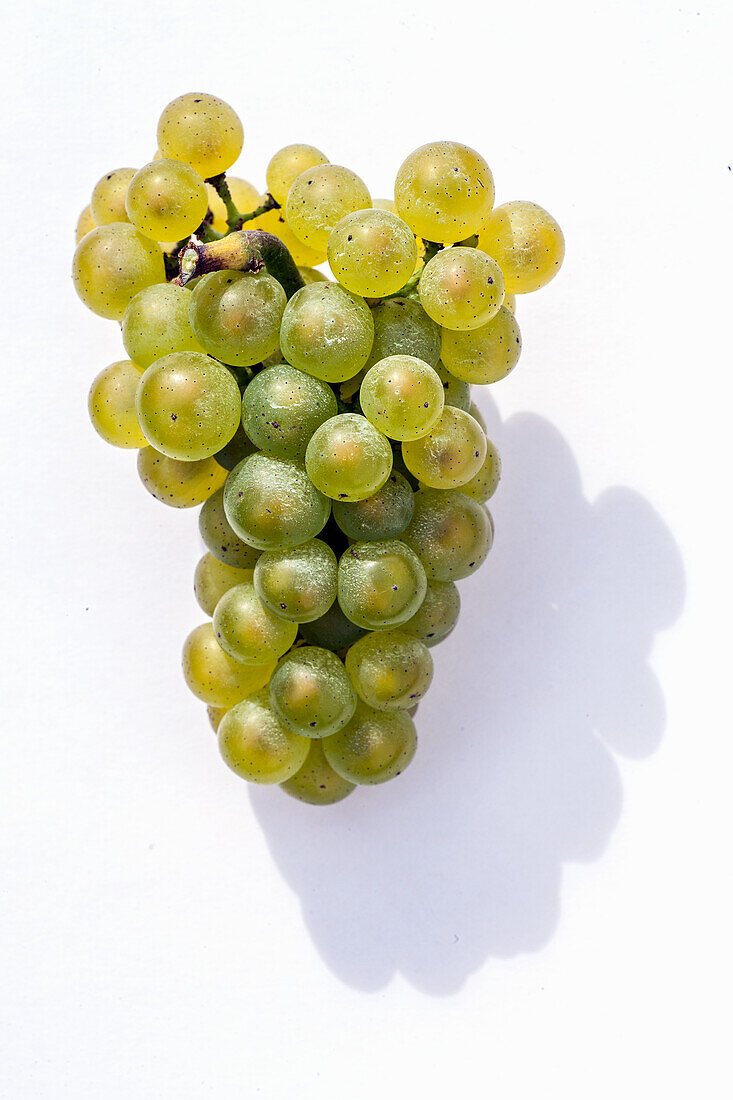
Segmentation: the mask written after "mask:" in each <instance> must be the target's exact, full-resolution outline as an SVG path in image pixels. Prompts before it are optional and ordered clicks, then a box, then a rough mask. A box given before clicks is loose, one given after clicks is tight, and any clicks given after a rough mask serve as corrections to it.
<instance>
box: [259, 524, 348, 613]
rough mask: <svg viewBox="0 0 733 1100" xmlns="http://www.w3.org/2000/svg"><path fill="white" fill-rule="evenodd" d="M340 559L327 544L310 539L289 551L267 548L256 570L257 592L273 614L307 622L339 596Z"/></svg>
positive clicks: (325, 609) (326, 608)
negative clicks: (338, 559)
mask: <svg viewBox="0 0 733 1100" xmlns="http://www.w3.org/2000/svg"><path fill="white" fill-rule="evenodd" d="M337 578H338V562H337V561H336V555H335V554H334V552H333V550H332V549H331V547H330V546H328V545H327V543H325V542H322V541H321V540H320V539H311V540H310V541H309V542H304V543H303V544H302V546H293V547H291V548H290V549H288V550H266V551H265V552H264V554H262V556H261V557H260V559H259V561H258V562H257V565H256V567H255V572H254V586H255V591H256V592H257V595H258V596H259V598H260V599H261V600H262V602H263V604H264V605H265V607H267V608H268V609H269V610H270V611H272V612H273V614H275V615H278V616H279V617H280V618H281V619H287V620H288V621H289V622H294V623H306V622H311V621H312V620H314V619H318V618H320V617H321V615H325V613H326V612H327V611H328V609H329V607H330V606H331V605H332V603H333V602H334V600H335V599H336V592H337Z"/></svg>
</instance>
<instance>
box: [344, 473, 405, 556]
mask: <svg viewBox="0 0 733 1100" xmlns="http://www.w3.org/2000/svg"><path fill="white" fill-rule="evenodd" d="M332 508H333V518H334V519H335V520H336V523H337V524H338V525H339V527H340V528H341V530H342V531H343V532H344V534H345V535H348V537H349V538H350V539H356V540H357V541H359V542H375V541H383V540H384V539H396V538H398V537H399V536H400V535H401V534H402V532H403V531H404V530H405V528H406V527H407V525H408V523H409V522H410V520H411V519H412V513H413V511H414V510H415V500H414V493H413V491H412V488H411V486H410V485H409V483H408V482H407V481H406V479H405V478H404V477H403V476H402V474H398V473H395V471H394V470H393V471H392V473H391V474H390V475H389V477H388V478H387V480H386V481H385V483H384V485H383V486H382V488H381V489H379V490H378V491H377V492H376V493H374V495H373V496H370V497H367V498H366V500H356V501H342V500H335V501H334V502H333V505H332Z"/></svg>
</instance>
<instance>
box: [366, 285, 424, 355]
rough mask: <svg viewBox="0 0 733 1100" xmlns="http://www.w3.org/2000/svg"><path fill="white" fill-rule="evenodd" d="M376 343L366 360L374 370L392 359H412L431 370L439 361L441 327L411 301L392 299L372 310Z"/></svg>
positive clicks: (409, 299)
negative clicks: (401, 357) (427, 365)
mask: <svg viewBox="0 0 733 1100" xmlns="http://www.w3.org/2000/svg"><path fill="white" fill-rule="evenodd" d="M372 318H373V320H374V341H373V343H372V350H371V353H370V355H369V358H368V360H367V363H366V365H367V366H368V367H372V366H374V364H375V363H378V362H379V361H380V360H381V359H386V358H387V356H389V355H412V356H414V357H415V359H422V361H423V362H424V363H429V364H430V366H431V367H435V366H436V365H437V362H438V360H439V359H440V327H439V326H438V325H436V323H435V321H433V320H432V319H431V318H430V317H428V315H427V313H426V312H425V310H424V309H423V307H422V306H421V305H420V303H419V302H416V301H415V300H414V299H412V298H389V299H388V300H387V301H386V302H379V303H378V304H377V305H376V306H375V307H374V309H373V310H372Z"/></svg>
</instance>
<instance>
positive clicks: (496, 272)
mask: <svg viewBox="0 0 733 1100" xmlns="http://www.w3.org/2000/svg"><path fill="white" fill-rule="evenodd" d="M418 289H419V293H420V304H421V305H422V307H423V309H424V310H425V312H426V313H427V315H428V316H429V317H432V319H433V320H434V321H435V322H436V323H437V324H439V325H441V326H442V327H443V328H448V329H457V330H460V331H462V332H463V331H468V330H471V329H475V328H480V327H481V325H485V324H486V323H487V322H488V321H490V320H491V318H492V317H494V316H495V315H496V313H497V312H498V310H499V307H500V306H501V304H502V302H503V301H504V276H503V275H502V273H501V268H500V267H499V265H498V264H497V263H496V261H495V260H492V258H491V256H487V255H486V253H485V252H481V251H479V249H477V248H465V247H461V246H458V245H456V246H454V247H453V248H443V249H441V251H440V252H438V253H436V255H435V256H433V258H432V259H431V260H429V261H428V263H427V264H426V265H425V270H424V271H423V273H422V275H421V276H420V283H419V287H418Z"/></svg>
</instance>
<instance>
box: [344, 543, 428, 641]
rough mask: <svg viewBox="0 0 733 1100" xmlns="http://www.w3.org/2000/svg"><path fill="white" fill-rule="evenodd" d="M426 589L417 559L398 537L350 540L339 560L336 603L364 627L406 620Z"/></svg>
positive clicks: (381, 626) (385, 626)
mask: <svg viewBox="0 0 733 1100" xmlns="http://www.w3.org/2000/svg"><path fill="white" fill-rule="evenodd" d="M426 589H427V579H426V574H425V569H424V568H423V565H422V564H421V562H420V559H419V558H418V557H417V555H416V554H415V552H414V551H413V550H412V549H411V548H410V547H409V546H407V545H406V544H405V543H404V542H402V541H401V540H399V539H390V540H385V541H383V542H355V543H352V544H351V546H349V547H348V548H347V549H346V550H345V551H344V553H343V554H342V555H341V558H340V560H339V571H338V601H339V605H340V607H341V610H342V611H343V613H344V615H345V616H346V617H347V618H348V619H351V621H352V622H353V623H355V624H356V625H357V626H360V627H362V628H364V629H367V630H383V629H386V628H387V627H394V626H399V625H400V624H401V623H404V622H406V621H407V620H408V619H410V618H412V616H413V615H414V614H415V612H416V611H417V609H418V608H419V606H420V604H421V603H422V601H423V599H424V597H425V591H426Z"/></svg>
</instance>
